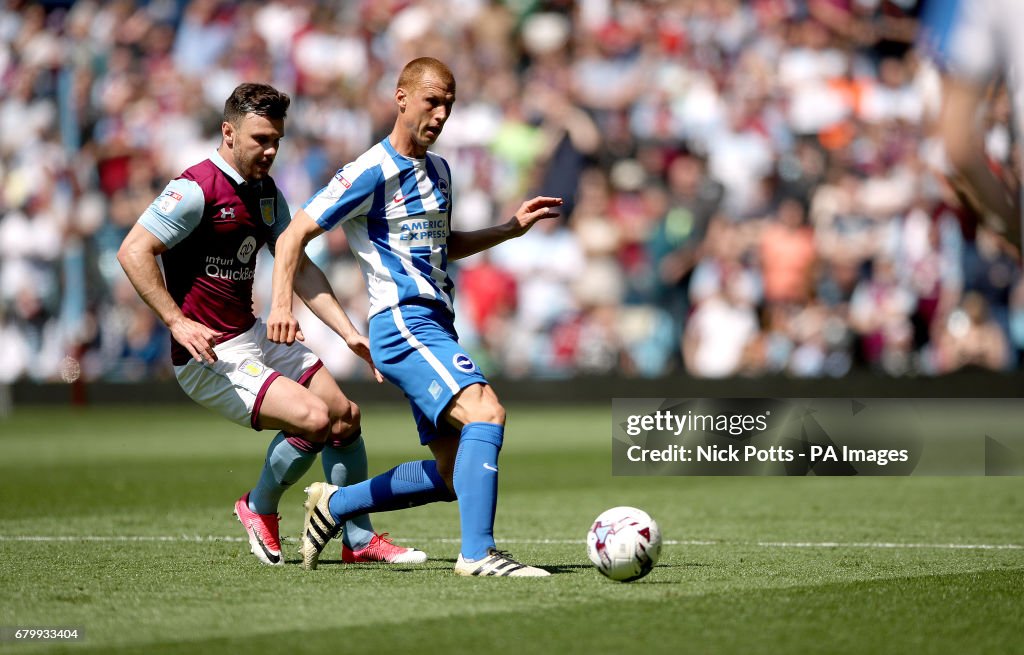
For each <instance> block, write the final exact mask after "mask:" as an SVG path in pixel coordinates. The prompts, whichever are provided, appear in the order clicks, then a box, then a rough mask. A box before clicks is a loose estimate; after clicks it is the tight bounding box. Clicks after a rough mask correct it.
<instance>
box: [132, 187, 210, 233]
mask: <svg viewBox="0 0 1024 655" xmlns="http://www.w3.org/2000/svg"><path fill="white" fill-rule="evenodd" d="M205 206H206V196H204V195H203V190H202V188H200V186H199V185H198V184H197V183H196V182H194V181H192V180H184V179H179V180H171V181H170V183H169V184H168V185H167V186H166V187H165V188H164V192H163V193H161V194H160V195H159V196H157V198H156V200H154V201H153V202H151V203H150V205H149V207H147V208H146V211H144V212H143V213H142V216H140V217H139V224H141V225H142V227H144V228H146V229H147V230H149V231H150V232H151V233H152V234H153V236H155V237H156V238H157V239H160V242H161V243H163V244H164V245H165V246H167V247H168V248H173V247H174V246H176V245H177V244H178V243H180V242H181V241H182V239H184V238H185V237H187V236H188V235H189V234H191V233H192V230H194V229H196V226H197V225H199V222H200V221H201V220H203V208H204V207H205Z"/></svg>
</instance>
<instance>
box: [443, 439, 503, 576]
mask: <svg viewBox="0 0 1024 655" xmlns="http://www.w3.org/2000/svg"><path fill="white" fill-rule="evenodd" d="M504 434H505V426H503V425H497V424H495V423H467V424H466V425H465V426H463V428H462V437H461V438H460V439H459V451H458V453H457V454H456V456H455V476H454V482H455V495H456V496H458V498H459V518H460V520H461V522H462V556H463V557H464V558H466V559H470V560H476V559H480V558H481V557H485V556H486V555H487V549H488V548H494V511H495V509H496V508H497V504H498V452H499V451H500V450H501V443H502V440H503V436H504Z"/></svg>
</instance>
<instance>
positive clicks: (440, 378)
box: [267, 57, 562, 577]
mask: <svg viewBox="0 0 1024 655" xmlns="http://www.w3.org/2000/svg"><path fill="white" fill-rule="evenodd" d="M394 97H395V104H396V105H397V109H398V116H397V118H396V120H395V125H394V128H393V129H392V131H391V134H390V135H388V136H387V137H385V138H384V139H383V140H382V141H380V143H378V144H376V145H374V146H373V147H372V148H370V149H369V150H368V151H366V153H364V154H363V155H362V156H360V157H359V158H358V159H356V161H354V162H352V163H351V164H348V165H347V166H345V167H343V168H342V169H341V170H339V171H338V172H337V174H336V175H335V176H334V179H332V180H331V181H330V183H329V184H328V185H327V186H326V187H325V188H324V189H322V190H320V191H319V192H318V193H317V194H316V195H314V196H313V198H312V199H310V201H309V202H307V203H306V205H305V207H304V208H303V209H302V210H301V211H299V212H297V213H296V215H295V220H294V221H293V222H292V223H291V225H290V226H289V228H288V229H287V230H286V231H285V232H284V233H283V234H282V235H281V238H280V240H279V241H278V250H277V257H276V259H275V262H274V295H273V301H272V302H273V304H272V306H271V311H270V316H269V317H268V318H267V328H268V330H269V337H270V339H271V340H272V341H275V342H279V343H291V342H292V341H293V340H294V335H295V333H296V331H297V330H298V323H297V322H296V321H295V317H294V316H293V315H292V312H291V302H292V289H293V280H294V281H296V282H297V281H298V279H299V276H301V275H302V273H303V270H304V268H305V267H306V266H308V264H306V263H304V262H303V261H302V260H301V253H302V249H303V247H304V245H305V244H306V243H307V242H308V241H309V240H310V239H312V238H313V237H315V236H316V235H318V234H320V233H322V232H324V231H326V230H329V229H331V228H334V227H337V226H341V227H342V228H343V229H344V230H345V235H346V236H347V237H348V242H349V245H350V247H351V248H352V251H353V253H354V254H355V256H356V259H357V260H358V261H359V264H360V267H361V268H362V271H363V276H364V278H365V280H366V287H367V290H368V292H369V295H370V330H369V333H370V342H371V347H372V352H373V359H374V361H375V362H376V364H377V366H378V367H379V368H380V371H381V373H383V374H384V376H385V377H387V378H388V379H389V380H390V381H392V382H393V383H395V384H396V385H398V386H399V387H400V388H401V389H402V391H404V392H405V395H406V396H407V397H408V398H409V400H410V403H411V405H412V413H413V417H414V418H415V421H416V426H417V428H418V431H419V435H420V443H421V444H423V445H426V446H428V447H429V448H430V451H431V454H432V455H433V456H434V459H432V460H423V461H417V462H406V463H405V464H402V465H400V466H398V467H396V468H394V469H392V470H391V471H388V472H386V473H383V474H381V475H379V476H377V477H375V478H373V479H372V480H367V481H366V482H362V483H360V484H357V485H351V486H349V487H344V488H341V489H339V488H337V487H336V486H335V485H331V484H323V483H314V484H313V485H312V486H311V487H310V488H309V490H308V491H307V493H308V496H307V500H306V509H307V513H306V522H305V526H304V529H303V535H302V544H301V546H300V549H301V551H302V556H303V566H305V567H306V568H316V565H317V559H318V558H319V556H320V552H321V550H322V549H323V548H324V546H325V545H326V543H327V541H328V540H329V539H330V538H331V537H332V536H333V535H335V534H337V533H338V531H340V530H342V528H343V526H344V524H345V521H346V520H347V519H348V518H349V517H350V516H352V515H354V514H360V513H362V512H366V511H370V512H379V511H385V510H394V509H400V508H404V507H411V506H413V505H422V504H424V503H429V502H436V501H452V500H455V499H456V498H458V502H459V518H460V521H461V528H462V542H461V543H462V549H461V553H460V555H459V558H458V561H457V562H456V564H455V572H456V573H457V574H459V575H478V576H516V577H522V576H531V577H542V576H547V575H549V573H548V572H547V571H545V570H543V569H540V568H537V567H534V566H527V565H525V564H521V563H519V562H517V561H516V560H514V559H512V557H511V556H509V555H508V553H505V552H503V551H501V550H498V549H497V548H496V546H495V543H494V534H493V532H494V515H495V507H496V505H497V500H498V453H499V451H500V450H501V446H502V443H503V439H504V434H505V409H504V407H503V406H502V405H501V403H500V402H499V401H498V396H497V395H496V394H495V392H494V390H493V389H492V388H491V386H490V385H489V384H488V382H487V378H485V377H484V375H483V373H481V371H480V370H479V369H478V368H477V366H476V364H475V363H474V362H473V360H472V359H471V358H470V356H469V354H468V353H467V352H466V351H465V349H463V348H462V347H461V346H460V345H459V343H458V335H457V334H456V333H455V327H454V323H453V319H454V309H453V303H452V295H453V294H452V281H451V279H450V278H449V276H448V272H447V266H448V262H449V261H450V260H453V259H459V258H461V257H468V256H470V255H472V254H475V253H478V252H480V251H482V250H485V249H487V248H490V247H492V246H494V245H497V244H498V243H501V242H502V241H505V240H507V239H511V238H513V237H517V236H520V235H522V234H525V233H526V231H527V230H529V229H530V227H532V226H533V224H534V223H536V222H537V221H539V220H544V219H549V218H554V217H556V216H558V213H557V212H556V211H555V209H556V208H557V207H559V206H560V205H561V204H562V200H561V198H549V197H544V196H538V197H536V198H533V199H531V200H527V201H526V202H524V203H523V204H522V205H521V206H520V207H519V210H518V211H517V212H516V214H515V216H513V217H512V218H511V219H509V220H508V221H507V222H505V223H503V224H501V225H496V226H493V227H489V228H485V229H482V230H475V231H472V232H464V231H458V230H454V231H453V230H451V226H450V224H449V219H450V217H451V214H452V204H451V203H452V182H451V172H450V170H449V168H448V163H447V162H446V161H445V160H444V159H443V158H441V157H439V156H438V155H436V154H434V153H432V152H428V150H427V148H428V147H429V146H431V145H433V143H434V141H436V140H437V137H438V136H439V135H440V134H441V129H442V128H443V127H444V123H445V121H446V120H447V119H448V116H449V115H450V113H451V109H452V104H453V103H454V102H455V78H454V76H453V75H452V72H451V70H450V69H449V68H448V66H446V65H445V64H444V63H442V62H440V61H438V60H437V59H433V58H430V57H422V58H419V59H414V60H413V61H411V62H409V63H408V64H406V66H405V67H404V69H403V70H402V72H401V74H400V75H399V78H398V85H397V88H396V89H395V96H394ZM296 288H297V287H296ZM345 529H347V528H345Z"/></svg>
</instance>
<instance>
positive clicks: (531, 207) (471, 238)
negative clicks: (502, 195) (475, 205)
mask: <svg viewBox="0 0 1024 655" xmlns="http://www.w3.org/2000/svg"><path fill="white" fill-rule="evenodd" d="M561 205H562V199H561V198H551V197H548V196H537V197H535V198H532V199H530V200H527V201H526V202H524V203H523V204H522V205H520V206H519V209H518V211H516V213H515V215H514V216H513V217H512V218H510V219H509V220H507V221H505V222H504V223H502V224H501V225H495V226H493V227H485V228H483V229H481V230H473V231H472V232H460V231H457V230H453V231H452V233H451V234H449V235H448V259H462V258H463V257H469V256H470V255H475V254H476V253H478V252H481V251H484V250H487V249H488V248H492V247H494V246H496V245H498V244H499V243H502V242H503V241H508V240H509V239H514V238H516V237H518V236H522V235H523V234H526V232H527V230H529V229H530V228H531V227H533V225H534V223H536V222H537V221H540V220H543V219H545V218H555V217H557V216H558V215H559V214H558V212H556V211H554V208H555V207H560V206H561Z"/></svg>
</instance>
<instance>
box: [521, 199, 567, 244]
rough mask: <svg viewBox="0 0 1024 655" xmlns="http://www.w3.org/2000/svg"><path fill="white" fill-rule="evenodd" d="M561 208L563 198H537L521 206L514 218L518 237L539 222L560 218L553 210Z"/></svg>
mask: <svg viewBox="0 0 1024 655" xmlns="http://www.w3.org/2000/svg"><path fill="white" fill-rule="evenodd" d="M561 206H562V199H561V198H552V197H549V196H536V197H535V198H531V199H530V200H527V201H526V202H524V203H523V204H521V205H519V209H518V210H517V211H516V214H515V216H513V217H512V220H513V221H514V222H515V226H514V227H515V230H516V236H518V235H520V234H523V233H524V232H526V231H527V230H529V229H530V228H531V227H533V224H534V223H536V222H537V221H540V220H544V219H545V218H556V217H558V216H560V214H559V213H558V212H556V211H554V210H553V208H555V207H561Z"/></svg>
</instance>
